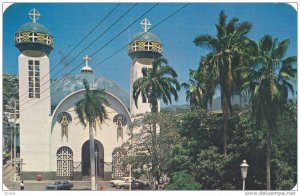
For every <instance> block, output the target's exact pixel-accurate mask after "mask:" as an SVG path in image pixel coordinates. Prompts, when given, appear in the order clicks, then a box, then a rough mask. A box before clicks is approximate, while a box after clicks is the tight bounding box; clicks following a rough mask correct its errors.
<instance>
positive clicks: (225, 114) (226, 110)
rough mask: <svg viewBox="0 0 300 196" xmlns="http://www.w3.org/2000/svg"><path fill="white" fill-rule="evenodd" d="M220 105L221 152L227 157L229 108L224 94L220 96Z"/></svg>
mask: <svg viewBox="0 0 300 196" xmlns="http://www.w3.org/2000/svg"><path fill="white" fill-rule="evenodd" d="M221 105H222V112H223V131H224V132H223V142H224V146H223V150H224V155H225V156H226V155H227V132H228V127H229V116H230V106H229V102H228V98H227V97H226V95H224V93H222V94H221Z"/></svg>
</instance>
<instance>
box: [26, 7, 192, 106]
mask: <svg viewBox="0 0 300 196" xmlns="http://www.w3.org/2000/svg"><path fill="white" fill-rule="evenodd" d="M156 5H158V4H156ZM156 5H155V6H156ZM188 5H190V3H187V4H185V5H184V6H182V7H180V8H179V9H177V10H176V11H175V12H173V13H172V14H170V15H168V16H167V17H166V18H165V19H163V20H162V21H160V22H159V23H158V24H156V25H154V26H153V27H152V29H154V28H156V27H157V26H159V25H160V24H162V23H163V22H165V21H166V20H168V19H169V18H171V17H172V16H174V15H175V14H176V13H178V12H179V11H181V10H182V9H184V8H186V7H187V6H188ZM155 6H153V7H152V8H151V9H153V8H154V7H155ZM151 9H150V10H148V11H147V13H148V12H149V11H151ZM147 13H145V14H147ZM145 14H143V15H142V16H141V17H143V16H144V15H145ZM141 17H139V18H138V19H137V20H139V19H140V18H141ZM137 20H135V21H134V22H133V23H135V22H136V21H137ZM131 25H132V24H131ZM128 28H129V27H128ZM128 28H127V29H128ZM145 33H146V32H145ZM145 33H143V34H142V35H140V36H139V37H141V36H143V35H144V34H145ZM114 39H115V38H113V39H112V40H111V41H113V40H114ZM127 46H128V44H126V45H125V46H123V47H121V48H120V49H119V50H117V51H116V52H114V53H113V54H111V55H110V56H108V57H107V58H105V59H104V60H103V61H101V62H100V63H99V64H97V65H95V66H94V68H95V67H97V66H99V65H101V64H103V63H104V62H106V61H107V60H108V59H110V58H111V57H113V56H114V55H116V54H117V53H119V52H120V51H122V50H123V49H124V48H127ZM94 54H95V53H94ZM79 65H81V64H79ZM77 67H78V66H77ZM77 67H75V68H74V69H73V70H71V72H72V71H74V70H75V69H76V68H77ZM71 72H69V73H71ZM62 79H63V78H62ZM60 80H61V79H60ZM46 90H47V89H46ZM48 97H49V96H47V97H45V98H44V99H42V100H40V101H39V102H37V103H40V102H42V101H43V100H45V99H46V98H48ZM37 103H35V104H37ZM31 106H32V105H31ZM31 106H29V107H27V108H30V107H31ZM27 108H24V109H23V110H25V109H27Z"/></svg>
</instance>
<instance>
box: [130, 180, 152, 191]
mask: <svg viewBox="0 0 300 196" xmlns="http://www.w3.org/2000/svg"><path fill="white" fill-rule="evenodd" d="M133 183H134V189H151V187H150V183H149V182H148V181H142V180H134V181H133Z"/></svg>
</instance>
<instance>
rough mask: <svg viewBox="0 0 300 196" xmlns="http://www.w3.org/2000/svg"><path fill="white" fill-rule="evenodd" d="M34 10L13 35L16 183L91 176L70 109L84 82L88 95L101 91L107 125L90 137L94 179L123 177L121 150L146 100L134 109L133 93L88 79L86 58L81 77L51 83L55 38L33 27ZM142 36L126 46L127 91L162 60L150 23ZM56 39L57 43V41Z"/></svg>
mask: <svg viewBox="0 0 300 196" xmlns="http://www.w3.org/2000/svg"><path fill="white" fill-rule="evenodd" d="M39 16H40V14H39V13H38V11H37V10H36V9H32V10H31V11H30V12H29V17H30V18H31V20H32V22H28V23H26V24H23V25H22V26H21V27H20V28H19V29H18V30H17V32H16V33H15V46H16V47H17V48H18V49H19V50H20V55H19V57H18V66H19V67H18V68H19V99H20V101H19V105H20V106H19V111H20V119H19V123H20V157H21V158H22V159H23V164H22V172H21V178H22V179H24V180H29V179H35V178H36V176H37V175H41V176H42V178H43V179H49V180H53V179H71V180H81V179H83V178H84V177H85V176H89V175H90V158H89V156H90V155H89V131H88V127H86V128H85V127H84V126H83V125H82V124H81V123H80V122H79V119H78V118H77V115H76V112H75V103H76V102H77V101H78V100H80V99H81V98H83V96H84V93H85V89H84V86H83V79H86V80H87V81H88V82H89V85H90V87H91V89H93V90H96V89H97V90H99V89H104V91H105V94H106V98H107V100H108V102H109V106H106V109H107V111H108V114H109V120H106V121H105V123H103V124H102V125H101V129H100V130H99V128H98V130H97V131H95V132H94V134H95V140H94V141H95V151H97V152H98V156H97V157H98V158H97V161H96V162H97V164H96V167H97V177H98V178H103V179H105V180H107V179H111V178H112V177H120V176H122V175H124V173H123V172H124V171H123V170H122V169H121V167H120V162H119V158H120V157H119V156H121V155H122V153H123V151H122V148H120V147H121V145H122V144H123V142H125V141H127V140H128V138H129V135H128V134H126V133H127V132H128V125H129V124H130V123H131V122H133V120H134V119H135V118H137V117H138V116H140V115H141V114H143V113H145V112H148V111H150V105H149V103H147V100H144V99H142V98H141V97H139V99H138V108H137V107H136V106H135V104H134V101H133V99H132V95H131V94H132V92H130V94H128V92H126V91H124V90H123V89H122V88H121V87H120V86H118V85H117V84H116V83H115V82H113V81H111V80H109V79H106V78H104V77H101V76H96V75H94V74H93V70H92V68H91V67H90V66H89V64H88V61H89V57H88V56H86V57H84V61H83V67H82V69H81V73H77V74H68V75H66V76H64V77H63V78H61V79H59V80H57V81H54V82H50V81H51V80H50V59H49V54H50V52H51V51H52V50H53V48H54V37H53V35H51V33H50V32H49V31H48V30H47V28H46V27H45V26H43V25H41V24H39V23H38V22H37V19H38V17H39ZM141 25H142V27H143V29H144V31H143V32H139V33H137V34H136V35H134V36H133V38H132V40H131V41H130V42H129V44H128V55H129V56H130V57H131V59H132V65H131V73H130V91H132V85H133V83H134V81H135V80H136V79H137V78H139V77H142V73H141V69H142V68H143V67H150V66H151V65H152V62H153V60H154V59H156V58H159V57H161V56H162V52H163V45H162V43H161V42H160V41H159V39H158V38H157V36H156V35H154V34H153V33H151V32H148V29H149V25H150V22H149V21H148V20H147V19H145V20H143V21H142V23H141ZM58 39H59V38H58Z"/></svg>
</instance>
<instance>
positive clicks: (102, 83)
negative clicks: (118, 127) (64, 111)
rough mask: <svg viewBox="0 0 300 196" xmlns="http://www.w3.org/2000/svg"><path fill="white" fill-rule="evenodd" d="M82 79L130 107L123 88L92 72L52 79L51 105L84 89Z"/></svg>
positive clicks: (93, 87)
mask: <svg viewBox="0 0 300 196" xmlns="http://www.w3.org/2000/svg"><path fill="white" fill-rule="evenodd" d="M84 79H86V80H87V81H88V82H89V85H90V88H91V89H97V90H102V89H104V90H105V91H107V92H109V93H111V94H113V95H114V96H116V97H117V98H119V99H120V100H121V101H122V102H123V104H124V105H125V106H126V107H127V108H129V107H130V99H129V94H128V93H127V92H126V91H125V90H123V89H122V88H121V87H120V86H119V85H117V84H116V83H115V82H113V81H111V80H109V79H106V78H104V77H102V76H96V75H94V74H74V75H66V76H65V77H63V78H62V79H61V80H59V81H54V82H53V84H52V85H51V106H52V107H55V106H57V105H58V104H59V102H60V101H61V100H63V99H64V98H65V97H66V96H68V95H69V94H71V93H73V92H75V91H78V90H82V89H84V85H83V80H84Z"/></svg>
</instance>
